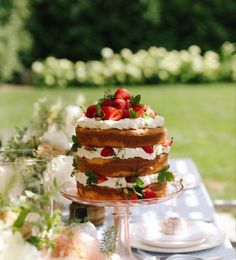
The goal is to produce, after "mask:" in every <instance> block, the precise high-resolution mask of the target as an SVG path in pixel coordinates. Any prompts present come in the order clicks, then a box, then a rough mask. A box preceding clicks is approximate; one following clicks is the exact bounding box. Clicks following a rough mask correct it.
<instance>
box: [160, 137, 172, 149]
mask: <svg viewBox="0 0 236 260" xmlns="http://www.w3.org/2000/svg"><path fill="white" fill-rule="evenodd" d="M173 142H174V138H173V137H171V138H170V140H167V141H166V142H165V143H164V144H162V146H164V147H168V146H171V145H172V144H173Z"/></svg>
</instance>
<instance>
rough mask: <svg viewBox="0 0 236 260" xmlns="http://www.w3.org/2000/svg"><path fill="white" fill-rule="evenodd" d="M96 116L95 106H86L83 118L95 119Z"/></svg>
mask: <svg viewBox="0 0 236 260" xmlns="http://www.w3.org/2000/svg"><path fill="white" fill-rule="evenodd" d="M96 114H97V108H96V106H95V105H90V106H88V108H87V110H86V112H85V116H86V117H89V118H92V117H95V116H96Z"/></svg>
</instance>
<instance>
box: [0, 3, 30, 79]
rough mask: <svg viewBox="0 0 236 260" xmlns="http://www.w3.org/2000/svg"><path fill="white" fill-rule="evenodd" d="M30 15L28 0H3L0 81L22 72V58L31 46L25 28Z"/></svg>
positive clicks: (0, 20) (0, 18)
mask: <svg viewBox="0 0 236 260" xmlns="http://www.w3.org/2000/svg"><path fill="white" fill-rule="evenodd" d="M28 16H29V8H28V0H2V1H1V4H0V82H1V81H9V80H11V79H12V78H13V77H14V74H15V73H16V72H18V73H19V72H22V70H23V65H22V60H21V59H20V55H21V58H23V57H24V56H25V54H26V52H27V51H28V49H29V48H30V46H31V38H30V35H29V33H28V31H27V30H26V29H25V22H26V19H27V17H28Z"/></svg>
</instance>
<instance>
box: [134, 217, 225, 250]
mask: <svg viewBox="0 0 236 260" xmlns="http://www.w3.org/2000/svg"><path fill="white" fill-rule="evenodd" d="M141 224H143V223H142V222H137V223H133V224H131V228H132V230H134V232H132V235H131V246H132V247H133V248H138V249H142V250H146V251H150V252H159V253H188V252H195V251H201V250H205V249H209V248H213V247H216V246H218V245H220V244H221V243H223V242H224V240H225V238H226V235H225V233H224V232H223V231H222V230H221V229H219V227H217V226H215V225H213V224H211V223H204V224H205V226H206V228H205V231H206V236H205V238H206V239H204V240H203V241H202V242H201V243H198V244H195V245H188V246H187V247H176V246H174V247H163V246H154V245H149V244H146V243H144V241H141V240H140V239H139V238H138V236H137V234H135V230H138V229H139V230H140V225H141ZM208 225H209V226H208ZM138 226H139V228H138ZM207 226H208V227H209V228H208V227H207ZM136 227H137V228H136ZM213 228H214V234H213V233H211V231H212V229H213ZM139 232H140V231H139Z"/></svg>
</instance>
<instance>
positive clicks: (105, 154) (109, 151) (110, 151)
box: [100, 147, 115, 157]
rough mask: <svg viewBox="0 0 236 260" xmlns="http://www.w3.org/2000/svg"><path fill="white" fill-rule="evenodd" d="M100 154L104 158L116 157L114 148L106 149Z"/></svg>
mask: <svg viewBox="0 0 236 260" xmlns="http://www.w3.org/2000/svg"><path fill="white" fill-rule="evenodd" d="M100 154H101V156H103V157H108V156H112V155H115V152H114V150H113V148H111V147H104V148H103V149H102V151H101V153H100Z"/></svg>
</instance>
